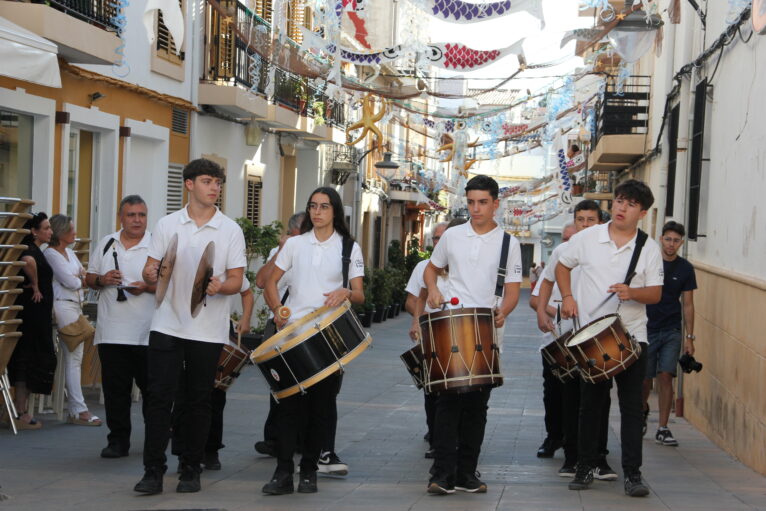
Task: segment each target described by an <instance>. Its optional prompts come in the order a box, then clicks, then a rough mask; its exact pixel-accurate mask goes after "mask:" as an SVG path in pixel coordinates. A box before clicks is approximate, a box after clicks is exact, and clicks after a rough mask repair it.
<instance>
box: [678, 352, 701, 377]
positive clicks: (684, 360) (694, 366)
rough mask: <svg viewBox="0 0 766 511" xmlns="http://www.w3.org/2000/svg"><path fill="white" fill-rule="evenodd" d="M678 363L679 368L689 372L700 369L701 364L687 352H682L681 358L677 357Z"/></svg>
mask: <svg viewBox="0 0 766 511" xmlns="http://www.w3.org/2000/svg"><path fill="white" fill-rule="evenodd" d="M678 365H680V366H681V369H682V370H683V372H685V373H690V372H692V371H696V372H700V371H702V364H701V363H700V362H697V361H696V360H695V359H694V357H693V356H691V355H689V354H688V353H684V354H683V355H682V356H681V358H679V359H678Z"/></svg>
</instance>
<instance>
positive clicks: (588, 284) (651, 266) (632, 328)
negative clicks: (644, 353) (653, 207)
mask: <svg viewBox="0 0 766 511" xmlns="http://www.w3.org/2000/svg"><path fill="white" fill-rule="evenodd" d="M609 225H611V222H609V223H606V224H603V225H594V226H593V227H589V228H588V229H585V230H583V231H580V232H578V233H577V234H575V235H574V236H572V237H571V238H570V239H569V245H568V246H567V247H566V249H565V250H564V251H563V252H562V254H561V256H560V257H559V262H560V263H561V264H563V265H564V266H566V267H568V268H576V267H579V268H580V275H579V277H578V282H577V286H576V287H573V288H572V294H573V296H574V299H575V300H576V301H577V310H578V312H579V316H580V317H579V320H580V325H581V326H584V325H586V324H587V323H589V322H591V321H593V320H594V319H596V318H598V317H601V316H604V315H606V314H612V313H614V312H616V311H617V306H618V304H619V299H618V298H617V297H616V296H614V297H613V298H612V299H611V300H609V301H608V302H607V303H606V304H605V305H603V306H601V307H599V308H597V307H598V306H599V304H600V303H601V302H603V301H604V299H605V298H606V297H607V296H608V295H609V291H608V289H609V287H610V286H612V285H614V284H619V283H622V282H625V276H626V274H627V272H628V266H629V265H630V259H631V257H632V256H633V249H634V248H635V246H636V236H634V237H633V239H632V240H630V242H628V243H626V244H625V245H623V246H622V247H620V248H617V245H616V244H615V243H614V241H612V239H611V238H610V236H609ZM636 234H638V233H636ZM662 284H663V267H662V255H661V254H660V248H659V245H657V242H656V241H654V240H653V239H651V238H649V239H647V240H646V244H645V245H644V248H643V249H642V250H641V256H640V257H639V258H638V264H637V265H636V276H635V277H633V280H632V281H631V283H630V287H634V288H642V287H651V286H661V285H662ZM619 314H620V317H621V319H622V322H623V324H624V325H625V328H627V329H628V331H629V332H630V333H631V334H633V335H634V336H635V337H636V339H638V341H639V342H647V335H646V321H647V319H646V305H644V304H643V303H639V302H636V301H634V300H629V301H627V302H623V303H622V304H621V305H620V307H619Z"/></svg>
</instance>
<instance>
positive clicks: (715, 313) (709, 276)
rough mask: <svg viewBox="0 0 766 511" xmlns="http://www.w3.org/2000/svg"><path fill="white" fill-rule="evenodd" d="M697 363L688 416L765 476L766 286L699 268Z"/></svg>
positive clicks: (688, 380)
mask: <svg viewBox="0 0 766 511" xmlns="http://www.w3.org/2000/svg"><path fill="white" fill-rule="evenodd" d="M695 269H696V273H697V285H698V286H699V290H698V291H697V292H695V293H694V300H695V316H694V321H695V327H694V333H695V335H696V336H697V341H696V342H695V348H696V353H695V358H696V359H697V360H698V361H700V362H702V363H703V364H704V367H703V369H702V371H701V372H699V373H692V374H688V375H684V415H685V416H686V418H687V419H688V420H689V421H690V422H691V423H692V424H694V425H695V426H696V427H697V428H698V429H700V430H701V431H702V432H704V433H705V434H706V435H707V436H708V437H709V438H710V439H711V440H713V441H714V442H715V443H716V444H718V445H719V446H721V447H722V448H724V449H726V450H727V451H728V452H729V453H731V454H732V455H734V456H736V457H737V458H739V459H740V460H741V461H742V462H743V463H745V464H746V465H748V466H750V467H752V468H753V469H755V470H757V471H758V472H760V473H761V474H764V475H766V440H765V439H766V397H765V396H764V394H765V392H766V314H764V313H763V304H764V303H766V282H764V281H759V280H756V279H752V278H749V277H747V276H743V275H739V274H735V273H733V272H728V271H727V270H721V269H719V268H714V267H709V266H707V265H704V264H701V263H696V262H695Z"/></svg>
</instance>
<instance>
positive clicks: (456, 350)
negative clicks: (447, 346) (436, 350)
mask: <svg viewBox="0 0 766 511" xmlns="http://www.w3.org/2000/svg"><path fill="white" fill-rule="evenodd" d="M450 351H452V353H460V348H458V347H457V346H452V349H451V350H450Z"/></svg>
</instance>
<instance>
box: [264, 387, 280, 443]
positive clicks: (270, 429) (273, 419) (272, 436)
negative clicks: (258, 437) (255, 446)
mask: <svg viewBox="0 0 766 511" xmlns="http://www.w3.org/2000/svg"><path fill="white" fill-rule="evenodd" d="M278 413H279V403H277V401H276V400H275V399H274V396H272V395H271V394H269V415H267V416H266V422H265V423H264V424H263V439H264V440H265V441H266V442H276V441H277V437H278V436H279V421H278V419H277V417H278V415H277V414H278Z"/></svg>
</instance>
